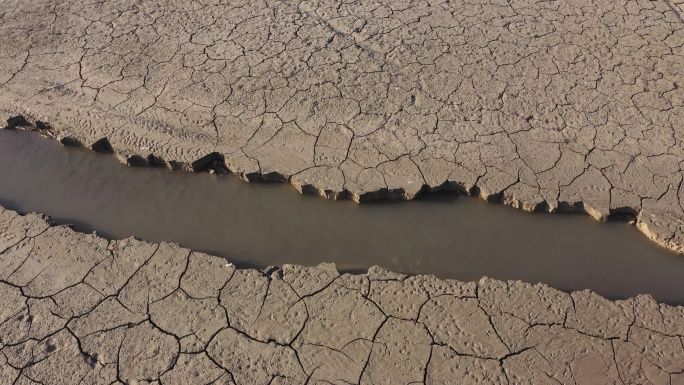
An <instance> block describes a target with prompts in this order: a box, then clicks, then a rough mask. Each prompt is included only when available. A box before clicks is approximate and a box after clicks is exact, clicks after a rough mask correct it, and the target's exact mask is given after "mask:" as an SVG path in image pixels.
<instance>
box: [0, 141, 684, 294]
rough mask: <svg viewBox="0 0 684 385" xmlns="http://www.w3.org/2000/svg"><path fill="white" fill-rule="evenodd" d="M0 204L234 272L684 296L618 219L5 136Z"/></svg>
mask: <svg viewBox="0 0 684 385" xmlns="http://www.w3.org/2000/svg"><path fill="white" fill-rule="evenodd" d="M0 180H2V181H3V182H4V183H2V184H0V204H2V205H5V207H9V208H12V209H14V210H16V211H20V212H24V213H26V212H31V211H38V212H44V213H48V214H50V215H51V217H52V218H53V219H54V220H55V221H56V222H57V223H60V224H68V223H72V224H74V228H75V229H76V230H78V231H82V232H93V231H97V232H98V234H100V235H102V236H104V237H107V238H109V239H122V238H126V237H130V236H137V237H140V238H143V239H145V240H148V241H153V242H162V241H167V242H176V243H179V244H181V245H183V246H184V247H188V248H191V249H193V250H198V251H204V252H207V253H209V254H212V255H217V256H221V257H224V258H227V259H229V260H231V261H232V262H234V263H236V264H238V265H239V266H243V267H258V268H264V267H266V266H269V265H279V266H282V265H284V264H287V263H293V264H298V265H317V264H319V263H321V262H334V263H335V264H336V265H337V267H338V269H339V270H340V271H344V272H352V271H354V272H365V271H367V270H368V268H369V267H370V266H373V265H379V266H383V267H384V268H387V269H389V270H392V271H399V272H403V273H407V274H412V275H416V274H434V275H436V276H438V277H439V278H449V279H459V280H461V281H470V280H474V281H476V280H478V279H479V278H480V277H482V276H489V277H493V278H497V279H503V280H507V279H515V280H523V281H527V282H544V283H546V284H548V285H550V286H552V287H555V288H558V289H563V290H566V291H573V290H582V289H592V290H594V291H595V292H597V293H599V294H601V295H602V296H604V297H607V298H610V299H624V298H628V297H631V296H635V295H637V294H645V293H649V294H651V295H653V297H654V298H656V299H657V300H658V301H661V302H666V303H669V304H684V294H683V293H684V281H682V280H681V277H682V276H683V275H684V259H683V258H682V257H681V255H676V254H674V253H671V252H669V251H668V250H665V249H663V248H660V247H657V246H655V245H654V244H652V243H650V242H648V241H647V240H646V239H645V238H644V237H642V236H641V235H640V234H638V233H637V232H635V231H634V230H635V229H634V228H633V227H631V226H627V225H626V224H623V223H608V224H599V223H596V222H594V221H593V220H591V219H590V218H587V217H585V216H580V215H547V214H527V213H522V212H519V211H516V210H512V209H510V208H507V207H504V206H501V205H490V204H487V203H484V202H482V201H481V200H478V199H475V198H471V197H461V196H458V195H455V194H448V193H435V194H426V195H424V196H423V197H421V198H419V199H417V200H414V201H411V202H397V201H389V200H385V201H379V202H376V203H373V204H363V205H356V204H354V203H352V202H338V203H336V204H330V203H329V202H327V201H325V200H321V199H315V198H312V197H306V196H302V195H299V194H296V193H295V192H293V191H292V189H291V188H290V187H289V186H286V185H265V184H250V185H248V184H244V183H241V182H240V181H238V180H236V178H235V177H234V176H232V175H225V176H220V177H208V176H206V175H198V174H186V173H177V172H170V171H168V170H166V169H158V168H143V169H132V168H128V167H123V166H121V165H120V164H118V163H117V161H116V160H115V159H114V157H111V156H106V155H98V154H95V153H93V152H91V151H86V150H83V149H73V148H63V147H61V146H59V145H58V144H57V143H56V142H54V141H50V140H45V139H42V138H40V137H39V136H38V135H34V134H31V133H26V132H23V131H13V130H0Z"/></svg>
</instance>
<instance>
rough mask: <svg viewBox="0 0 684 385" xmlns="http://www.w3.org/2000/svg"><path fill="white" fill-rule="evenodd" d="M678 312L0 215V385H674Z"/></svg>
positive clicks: (680, 366) (682, 343)
mask: <svg viewBox="0 0 684 385" xmlns="http://www.w3.org/2000/svg"><path fill="white" fill-rule="evenodd" d="M683 320H684V307H672V306H668V305H665V304H658V303H657V302H656V301H654V300H653V299H652V298H651V297H650V296H643V295H642V296H638V297H636V298H632V299H628V300H623V301H614V302H612V301H609V300H606V299H604V298H602V297H600V296H598V295H596V294H594V293H592V292H590V291H581V292H573V293H571V294H567V293H564V292H560V291H558V290H555V289H552V288H550V287H548V286H545V285H541V284H538V285H531V284H527V283H523V282H519V281H509V282H502V281H497V280H493V279H488V278H483V279H481V280H480V281H479V282H469V283H465V282H458V281H451V280H439V279H437V278H434V277H432V276H411V277H409V276H405V275H400V274H396V273H391V272H388V271H385V270H382V269H380V268H377V267H374V268H371V269H370V270H369V271H368V273H367V274H364V275H350V274H339V273H338V272H337V270H336V269H335V267H334V265H331V264H321V265H319V266H316V267H300V266H293V265H285V266H283V267H282V268H270V269H266V270H264V271H259V270H248V269H244V270H243V269H235V267H234V266H233V265H232V264H230V263H227V262H226V261H225V260H224V259H221V258H217V257H213V256H209V255H206V254H203V253H197V252H192V251H190V250H187V249H184V248H181V247H180V246H178V245H175V244H167V243H162V244H151V243H147V242H144V241H141V240H136V239H133V238H129V239H125V240H113V241H108V240H105V239H102V238H100V237H98V236H97V235H95V234H83V233H78V232H75V231H73V230H71V229H70V228H69V227H66V226H51V225H50V223H49V221H47V220H46V218H44V217H43V216H41V215H38V214H28V215H19V214H17V213H16V212H14V211H11V210H7V209H2V208H0V384H3V385H4V384H44V385H48V384H122V383H125V384H147V383H150V384H183V385H185V384H306V383H308V384H447V383H458V384H506V383H508V384H535V385H537V384H603V385H605V384H663V385H682V384H684V322H682V321H683Z"/></svg>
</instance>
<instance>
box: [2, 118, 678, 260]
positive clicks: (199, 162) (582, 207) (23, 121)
mask: <svg viewBox="0 0 684 385" xmlns="http://www.w3.org/2000/svg"><path fill="white" fill-rule="evenodd" d="M4 112H5V115H10V116H9V118H8V119H7V120H6V125H5V127H2V128H3V129H21V130H26V131H37V132H39V133H40V134H41V135H42V136H44V137H47V138H51V139H54V140H57V141H59V142H60V143H61V144H62V145H65V146H73V147H84V148H88V149H90V150H92V151H95V152H99V153H107V154H112V155H114V156H115V157H116V159H117V160H118V161H119V162H120V163H122V164H124V165H127V166H130V167H144V166H150V167H166V168H169V169H171V170H178V171H190V172H198V173H200V172H207V173H210V174H221V173H233V174H234V175H235V176H237V177H238V178H239V179H241V180H243V181H246V182H267V183H272V182H276V183H289V184H291V185H293V186H294V187H295V188H296V189H297V191H299V192H300V193H301V194H305V195H317V196H320V197H323V198H326V199H330V200H345V199H346V200H352V201H354V202H356V203H363V202H370V201H374V200H382V199H388V200H413V199H415V198H417V197H418V196H419V195H420V194H422V193H434V192H438V191H449V192H454V193H457V194H460V195H469V196H475V197H480V198H481V199H483V200H485V201H487V202H490V203H502V204H504V205H506V206H509V207H513V208H517V209H521V210H523V211H527V212H548V213H556V212H580V213H584V214H588V215H590V216H591V217H592V218H594V219H596V220H597V221H599V222H605V221H607V220H609V219H611V218H616V217H617V218H621V219H622V218H625V217H627V218H629V222H630V224H635V225H636V227H637V228H638V229H639V231H640V232H642V233H643V234H645V235H646V237H647V238H648V239H650V240H651V241H653V242H655V243H656V244H657V245H659V246H662V247H665V248H666V249H669V250H671V251H673V252H675V253H678V254H684V244H680V243H678V242H676V241H674V240H673V238H674V236H673V237H667V236H664V235H663V234H662V233H660V232H658V231H657V230H653V229H651V226H650V225H649V223H648V222H647V221H644V220H642V219H643V209H642V208H641V207H623V208H620V209H610V210H609V213H608V214H606V213H605V212H604V211H603V210H600V209H597V208H594V207H591V206H590V205H588V204H586V203H585V202H583V201H577V202H562V201H559V202H558V204H557V206H555V207H554V206H551V205H549V204H548V202H546V201H543V202H541V203H538V202H537V203H534V202H526V201H524V200H520V199H518V198H517V197H515V196H510V195H507V194H506V190H505V189H504V190H503V191H499V192H492V193H487V192H485V191H483V190H482V189H480V188H479V187H478V185H477V182H475V184H474V185H473V186H469V185H468V184H467V183H465V182H461V181H445V182H444V183H442V184H441V185H439V186H429V185H427V184H423V186H422V187H421V188H420V189H419V190H418V191H417V193H415V194H409V193H408V192H407V191H405V190H403V189H398V190H397V189H394V190H391V191H390V190H389V189H388V188H386V187H385V188H380V189H378V190H375V191H369V192H365V193H362V194H355V193H352V192H350V191H348V190H346V189H345V190H342V191H334V190H330V189H325V188H322V187H319V186H316V185H315V184H304V183H302V182H303V181H301V180H299V179H296V178H294V176H295V175H284V174H280V173H276V172H270V173H266V174H264V173H262V172H261V171H259V172H251V173H244V172H240V171H237V170H236V169H235V168H233V167H230V165H229V164H226V161H225V156H224V155H223V154H221V153H219V152H215V151H214V152H209V153H208V154H206V155H204V156H202V157H200V158H199V159H196V160H195V161H193V162H186V161H180V160H171V159H163V158H162V157H161V156H157V155H155V154H152V153H150V154H147V155H145V154H143V153H142V152H141V153H137V154H136V153H135V150H134V151H133V152H132V153H131V152H130V149H127V150H126V152H127V153H124V152H121V151H119V150H118V149H117V148H115V147H114V146H113V145H112V144H111V143H110V141H109V138H108V137H106V136H103V137H101V138H99V139H96V140H94V141H91V142H89V143H84V141H83V140H79V139H78V138H76V137H75V136H72V135H70V134H69V133H68V131H67V130H65V129H61V128H56V127H54V126H53V125H51V124H50V123H48V122H46V121H43V120H40V119H37V118H35V117H34V116H33V115H32V114H31V113H30V112H28V111H23V112H22V113H21V114H17V113H8V111H6V110H5V111H4Z"/></svg>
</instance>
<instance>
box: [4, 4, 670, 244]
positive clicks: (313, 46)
mask: <svg viewBox="0 0 684 385" xmlns="http://www.w3.org/2000/svg"><path fill="white" fill-rule="evenodd" d="M683 7H684V2H682V1H681V0H657V1H651V0H649V1H647V0H635V1H624V0H623V1H610V2H608V1H599V0H579V1H572V2H567V1H543V2H533V1H526V0H474V1H449V0H446V1H438V0H435V1H432V0H428V1H391V2H390V1H383V0H380V1H364V2H362V1H347V2H341V3H340V2H334V1H330V0H320V1H282V0H267V1H256V2H254V1H249V2H248V1H240V0H236V1H230V2H224V1H219V0H202V1H193V2H187V1H177V0H167V1H161V2H150V1H132V0H118V1H90V2H83V1H73V0H70V1H61V2H58V3H55V2H47V1H35V0H33V1H25V0H22V1H17V0H6V1H4V2H3V7H2V10H0V47H2V50H0V51H1V52H0V58H1V60H0V111H4V113H5V114H6V115H8V116H16V115H19V114H20V115H21V116H23V117H24V118H26V119H22V118H15V119H10V122H9V124H8V125H9V126H22V125H27V124H30V123H31V124H35V125H37V126H38V127H39V128H41V129H42V130H44V131H46V132H49V133H51V135H53V136H55V137H56V138H59V139H60V140H62V142H63V143H67V144H81V145H85V146H90V147H93V148H94V149H98V150H109V151H113V152H114V153H116V154H117V156H118V157H119V159H120V160H121V161H123V162H126V163H128V164H131V165H142V164H153V165H166V166H168V167H171V168H181V169H195V170H199V169H203V168H206V167H207V166H208V165H209V166H211V167H214V168H223V167H224V166H225V167H226V168H227V169H229V170H230V171H231V172H234V173H236V174H237V175H238V176H240V177H241V178H243V179H245V180H278V181H286V182H290V183H292V184H293V185H295V186H296V187H297V188H298V189H299V190H300V191H302V192H305V193H311V194H319V195H322V196H326V197H329V198H333V199H341V198H349V199H354V200H356V201H362V200H368V199H376V198H385V197H387V198H401V199H412V198H414V197H415V196H416V195H417V194H419V193H420V192H422V191H434V190H439V189H451V190H457V191H461V192H463V193H469V194H475V195H480V196H482V197H483V198H485V199H488V200H492V201H503V202H504V203H506V204H508V205H511V206H514V207H519V208H522V209H525V210H546V211H557V210H584V211H586V212H588V213H589V214H590V215H592V216H593V217H595V218H597V219H599V220H605V219H606V218H607V217H608V216H610V215H611V214H615V213H621V214H623V213H626V214H629V215H632V216H635V217H636V219H637V220H636V222H637V226H638V227H639V229H640V230H641V231H643V232H644V233H646V234H647V235H648V236H649V237H650V238H651V239H653V240H655V241H656V242H658V243H659V244H661V245H663V246H665V247H668V248H670V249H672V250H675V251H678V252H682V251H684V249H683V245H684V209H683V207H684V187H683V183H682V179H683V177H682V170H683V167H684V145H683V140H684V130H682V126H683V124H684V112H683V111H684V109H683V107H684V105H683V104H684V88H683V87H682V75H683V69H684V54H683V52H684V47H683V45H684V12H682V10H683ZM46 122H49V124H48V123H46Z"/></svg>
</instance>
